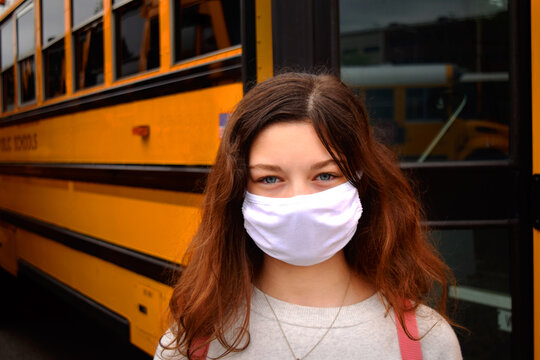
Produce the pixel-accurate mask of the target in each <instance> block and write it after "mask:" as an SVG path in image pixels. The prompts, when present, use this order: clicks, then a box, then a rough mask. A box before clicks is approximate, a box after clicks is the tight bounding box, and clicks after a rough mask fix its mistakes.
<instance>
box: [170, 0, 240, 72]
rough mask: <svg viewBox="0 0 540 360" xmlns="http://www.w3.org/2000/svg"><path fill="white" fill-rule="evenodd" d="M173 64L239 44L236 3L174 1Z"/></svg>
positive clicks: (238, 2) (238, 10)
mask: <svg viewBox="0 0 540 360" xmlns="http://www.w3.org/2000/svg"><path fill="white" fill-rule="evenodd" d="M173 37H174V60H175V61H176V62H178V61H182V60H185V59H189V58H192V57H196V56H200V55H204V54H207V53H210V52H213V51H217V50H221V49H226V48H228V47H231V46H233V45H238V44H240V1H238V0H232V1H219V0H206V1H186V0H175V1H174V34H173Z"/></svg>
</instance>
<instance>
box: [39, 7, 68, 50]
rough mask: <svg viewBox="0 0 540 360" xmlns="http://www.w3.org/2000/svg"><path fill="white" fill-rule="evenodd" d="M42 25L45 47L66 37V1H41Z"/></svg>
mask: <svg viewBox="0 0 540 360" xmlns="http://www.w3.org/2000/svg"><path fill="white" fill-rule="evenodd" d="M41 24H42V25H41V27H42V44H43V45H46V44H48V43H49V42H50V41H52V40H54V39H56V38H59V37H63V36H64V33H65V25H64V0H42V1H41Z"/></svg>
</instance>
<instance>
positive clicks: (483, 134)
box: [339, 0, 510, 161]
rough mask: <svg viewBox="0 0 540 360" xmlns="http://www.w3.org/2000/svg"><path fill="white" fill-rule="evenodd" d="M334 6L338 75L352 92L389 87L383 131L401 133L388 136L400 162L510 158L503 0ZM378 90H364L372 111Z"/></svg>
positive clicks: (396, 0) (359, 1) (346, 1)
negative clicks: (390, 100)
mask: <svg viewBox="0 0 540 360" xmlns="http://www.w3.org/2000/svg"><path fill="white" fill-rule="evenodd" d="M465 3H467V5H466V6H465V5H464V4H465ZM339 7H340V30H341V39H340V46H341V53H340V57H341V65H342V67H341V74H342V79H343V81H344V82H346V83H347V84H349V85H350V86H351V87H353V88H354V89H356V91H357V92H358V93H362V91H363V90H364V89H370V90H375V89H377V88H379V89H387V90H388V89H390V90H391V91H392V92H393V97H394V99H395V101H394V104H393V105H392V106H393V108H394V109H393V118H392V119H391V120H389V121H386V122H385V129H387V130H388V131H391V132H394V130H395V129H400V133H402V135H403V136H398V137H396V136H394V135H393V134H389V136H387V137H386V138H390V139H394V140H393V141H392V143H391V146H392V147H393V149H394V150H395V151H396V152H397V153H398V154H399V155H400V157H401V159H402V160H407V161H423V160H424V159H425V160H426V161H429V160H473V159H500V158H502V157H508V155H509V148H510V146H509V141H510V139H509V136H508V134H509V129H508V124H509V108H510V107H509V100H508V99H509V87H508V82H509V61H508V59H509V55H508V54H509V40H508V39H509V23H508V2H507V1H490V0H478V1H470V2H464V1H461V0H448V1H432V0H413V1H401V0H387V1H380V2H371V1H367V0H341V1H340V4H339ZM378 97H379V96H378V95H376V99H375V100H374V101H370V99H369V98H367V97H366V106H367V108H368V110H369V112H370V114H371V113H374V114H375V116H377V113H380V110H381V109H380V106H379V100H377V99H378ZM387 120H388V118H387ZM390 122H393V123H394V124H393V126H390V124H389V123H390ZM374 123H377V121H376V118H375V119H374ZM376 125H377V124H376ZM383 131H384V129H383ZM394 133H395V132H394ZM439 135H442V136H439Z"/></svg>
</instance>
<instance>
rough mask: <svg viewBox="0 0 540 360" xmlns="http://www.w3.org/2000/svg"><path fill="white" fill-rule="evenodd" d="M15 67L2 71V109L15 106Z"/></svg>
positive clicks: (10, 108)
mask: <svg viewBox="0 0 540 360" xmlns="http://www.w3.org/2000/svg"><path fill="white" fill-rule="evenodd" d="M14 71H15V69H14V68H13V67H10V68H9V69H8V70H5V71H3V72H2V110H3V111H8V110H12V109H13V108H14V106H15V74H14Z"/></svg>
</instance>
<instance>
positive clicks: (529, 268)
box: [500, 0, 539, 359]
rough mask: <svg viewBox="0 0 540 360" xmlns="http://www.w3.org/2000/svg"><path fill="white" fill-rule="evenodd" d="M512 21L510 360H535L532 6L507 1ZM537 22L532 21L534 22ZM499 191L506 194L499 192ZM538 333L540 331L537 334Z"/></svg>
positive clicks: (526, 0)
mask: <svg viewBox="0 0 540 360" xmlns="http://www.w3.org/2000/svg"><path fill="white" fill-rule="evenodd" d="M508 8H509V20H510V29H509V30H510V39H509V40H510V41H509V45H510V51H509V58H510V94H509V95H510V97H511V110H510V111H511V112H510V114H511V124H512V126H511V127H510V139H511V141H510V146H511V147H510V153H511V156H512V157H513V158H515V159H516V162H517V164H518V166H519V168H518V171H519V175H518V176H517V179H518V181H517V182H516V184H515V194H516V201H517V203H518V204H519V218H520V225H519V226H518V227H517V228H516V230H515V232H514V234H513V239H512V240H513V241H512V243H511V249H509V250H510V256H511V262H510V263H511V272H510V286H511V294H512V334H511V337H512V350H513V351H512V355H511V357H512V359H532V358H533V356H534V337H533V334H534V330H535V329H534V319H533V317H532V316H531V314H533V312H534V292H533V289H534V286H533V285H534V283H533V278H534V276H537V275H538V274H535V273H534V267H533V261H534V259H533V221H532V220H533V219H532V212H531V210H532V209H531V208H532V205H531V201H532V200H533V199H532V188H531V174H532V173H533V171H532V156H533V154H532V135H531V134H532V121H533V120H532V95H531V89H532V73H531V1H530V0H515V1H509V2H508ZM538 20H539V19H535V20H534V21H538ZM500 191H501V192H506V191H508V189H505V188H501V190H500ZM536 330H538V329H536Z"/></svg>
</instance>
